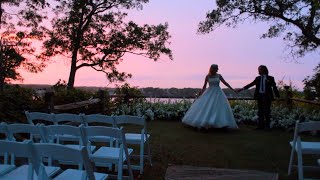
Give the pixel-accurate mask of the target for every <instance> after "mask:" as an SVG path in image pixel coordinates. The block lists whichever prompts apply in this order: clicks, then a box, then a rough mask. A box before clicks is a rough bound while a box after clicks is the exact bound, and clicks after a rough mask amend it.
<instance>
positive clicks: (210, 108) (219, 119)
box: [182, 64, 280, 130]
mask: <svg viewBox="0 0 320 180" xmlns="http://www.w3.org/2000/svg"><path fill="white" fill-rule="evenodd" d="M217 72H218V65H216V64H212V65H211V66H210V69H209V73H208V75H207V76H206V78H205V82H204V85H203V88H202V90H201V93H200V96H199V97H198V98H197V99H196V100H195V101H194V103H193V104H192V105H191V106H190V108H189V110H188V111H187V112H186V114H185V116H184V117H183V119H182V122H183V123H184V124H186V125H189V126H192V127H196V128H206V129H208V128H232V129H237V128H238V125H237V123H236V121H235V119H234V116H233V113H232V109H231V107H230V104H229V102H228V99H227V97H226V96H225V94H224V92H223V91H222V89H221V88H220V86H219V83H220V81H221V82H222V83H223V84H224V85H226V86H227V87H228V88H230V89H232V90H234V89H233V88H232V87H231V86H230V85H229V84H228V83H227V82H226V81H225V80H224V79H223V77H222V76H221V75H220V74H218V73H217ZM258 72H259V76H257V77H256V78H255V79H254V81H252V82H251V83H250V84H248V85H246V86H244V87H243V88H241V89H237V90H234V91H237V92H240V91H243V90H246V89H249V88H250V87H252V86H255V87H256V89H255V92H254V99H255V100H257V104H258V127H257V128H256V129H266V130H269V129H270V113H271V102H272V100H274V96H276V97H278V98H279V97H280V96H279V91H278V89H277V86H276V83H275V80H274V77H272V76H269V71H268V68H267V67H266V66H264V65H260V66H259V67H258ZM207 84H209V87H208V88H206V87H207Z"/></svg>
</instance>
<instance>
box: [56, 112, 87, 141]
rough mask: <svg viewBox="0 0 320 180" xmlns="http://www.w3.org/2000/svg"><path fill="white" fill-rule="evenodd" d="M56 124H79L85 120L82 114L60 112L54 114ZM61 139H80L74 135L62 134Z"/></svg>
mask: <svg viewBox="0 0 320 180" xmlns="http://www.w3.org/2000/svg"><path fill="white" fill-rule="evenodd" d="M54 121H55V124H56V125H58V124H60V125H70V126H79V125H81V124H82V122H83V116H82V114H71V113H59V114H54ZM59 137H60V141H61V142H63V141H76V142H78V141H79V137H73V136H72V135H69V134H65V135H62V134H60V136H59Z"/></svg>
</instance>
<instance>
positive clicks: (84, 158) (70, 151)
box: [33, 143, 108, 180]
mask: <svg viewBox="0 0 320 180" xmlns="http://www.w3.org/2000/svg"><path fill="white" fill-rule="evenodd" d="M33 149H34V154H35V156H36V157H38V158H40V160H36V162H40V164H37V163H34V164H35V168H37V169H39V177H41V178H42V179H46V177H48V175H47V174H46V173H45V171H43V164H42V163H41V162H42V161H41V158H44V157H50V158H52V159H54V160H58V161H59V162H61V161H69V162H70V161H72V162H75V163H77V164H82V165H83V166H84V169H85V170H76V169H66V170H64V171H63V172H62V173H61V174H59V175H58V176H56V177H55V178H54V179H55V180H70V179H79V180H104V179H107V177H108V174H104V173H98V172H94V171H93V166H92V162H91V161H90V159H89V154H88V151H87V149H86V147H85V146H82V147H80V148H79V149H75V148H72V147H67V146H64V145H61V144H52V143H35V144H33ZM34 159H36V158H34Z"/></svg>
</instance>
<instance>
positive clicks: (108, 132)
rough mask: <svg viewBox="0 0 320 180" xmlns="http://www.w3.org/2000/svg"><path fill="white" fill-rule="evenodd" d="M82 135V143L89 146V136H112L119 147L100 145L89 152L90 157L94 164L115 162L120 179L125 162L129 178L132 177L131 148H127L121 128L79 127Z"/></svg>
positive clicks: (101, 164)
mask: <svg viewBox="0 0 320 180" xmlns="http://www.w3.org/2000/svg"><path fill="white" fill-rule="evenodd" d="M81 129H82V132H83V137H84V140H83V142H84V144H88V146H90V144H91V142H90V141H89V139H90V137H96V136H107V137H111V138H114V139H116V140H118V141H119V142H120V145H119V147H107V146H102V147H100V148H99V149H98V150H97V151H96V152H94V153H92V154H90V159H91V160H92V161H93V162H94V163H95V164H96V166H105V165H107V166H108V165H109V164H110V163H112V164H116V165H117V167H118V169H117V172H118V174H117V178H118V179H119V180H121V179H122V178H123V166H124V162H126V164H127V166H128V172H129V179H133V173H132V169H131V165H130V154H131V153H132V151H133V150H132V149H128V148H127V144H126V139H125V137H124V133H123V131H122V129H119V128H111V127H103V126H88V127H81Z"/></svg>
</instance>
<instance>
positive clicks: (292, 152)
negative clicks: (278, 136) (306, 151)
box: [288, 147, 294, 175]
mask: <svg viewBox="0 0 320 180" xmlns="http://www.w3.org/2000/svg"><path fill="white" fill-rule="evenodd" d="M293 157H294V147H292V148H291V154H290V161H289V167H288V175H290V174H291V171H292V163H293Z"/></svg>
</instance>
